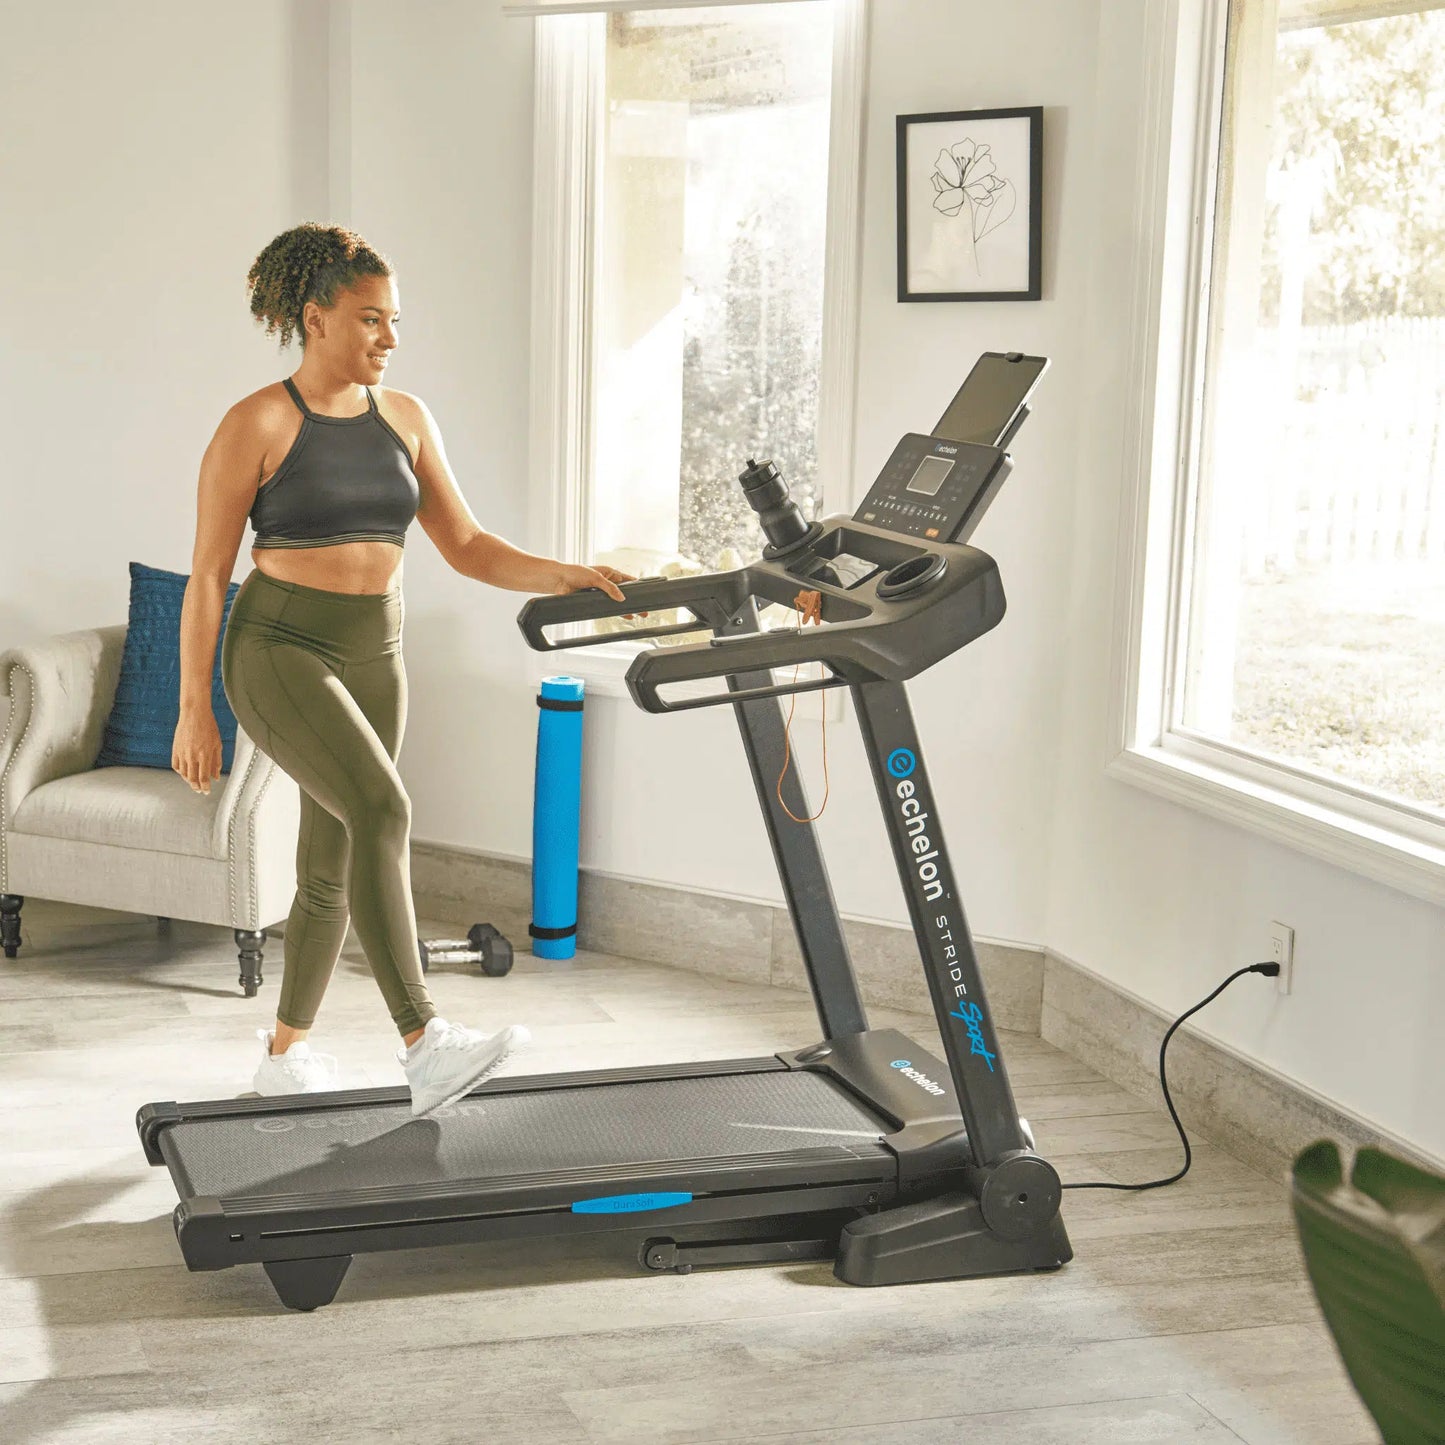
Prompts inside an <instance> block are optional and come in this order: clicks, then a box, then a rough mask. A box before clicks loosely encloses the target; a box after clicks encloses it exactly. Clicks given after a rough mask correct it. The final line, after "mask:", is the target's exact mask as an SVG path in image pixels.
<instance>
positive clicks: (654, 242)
mask: <svg viewBox="0 0 1445 1445" xmlns="http://www.w3.org/2000/svg"><path fill="white" fill-rule="evenodd" d="M861 11H862V5H861V3H860V0H813V3H807V4H798V3H776V4H745V5H731V6H730V5H718V6H705V7H689V8H678V9H675V10H663V9H637V10H630V11H613V12H610V13H606V14H596V15H576V16H570V15H569V16H558V17H547V18H544V19H541V20H539V22H538V64H539V70H538V78H539V96H538V112H539V129H538V156H537V162H538V174H539V175H540V176H555V177H556V187H555V190H553V191H552V192H550V193H549V192H545V191H544V193H543V195H542V196H541V197H540V205H539V211H538V216H537V224H538V230H539V236H540V239H541V244H539V246H538V248H537V263H536V264H537V265H538V267H539V268H541V269H540V270H539V273H538V278H537V287H538V294H539V298H540V305H539V307H538V319H539V320H540V321H541V325H540V326H535V325H534V340H535V341H536V342H537V343H538V354H537V357H536V358H535V366H536V367H537V368H540V370H541V372H543V373H544V375H543V376H541V377H540V378H539V377H537V376H536V372H535V371H534V398H535V399H536V401H537V404H538V407H539V410H538V413H537V414H536V415H534V456H535V457H536V458H537V459H538V460H539V462H540V464H541V465H540V467H539V468H538V469H537V480H538V482H539V484H540V486H541V487H542V488H543V489H544V490H549V492H550V495H549V497H548V499H547V502H546V505H545V508H544V510H545V511H546V512H547V513H548V515H547V516H545V517H543V518H542V521H543V526H542V527H541V528H539V531H541V532H542V538H541V539H539V542H538V545H539V546H542V545H547V546H550V547H553V548H555V549H556V551H557V555H564V556H569V557H571V558H573V559H576V560H587V561H597V562H606V563H610V564H612V565H614V566H618V567H622V568H624V569H625V570H627V571H630V572H634V573H637V574H641V575H649V574H655V573H657V572H659V571H662V570H668V571H677V570H683V571H692V570H706V571H712V570H716V569H721V568H727V567H732V566H737V565H740V564H741V563H742V562H743V561H745V560H747V559H748V558H750V557H753V556H756V555H757V554H758V553H759V552H760V551H761V546H762V538H761V536H760V534H759V531H758V527H757V519H756V515H755V514H754V513H753V512H752V510H751V509H750V508H749V507H748V505H747V503H746V501H745V500H744V498H743V494H742V490H741V488H740V487H739V486H738V483H737V476H738V473H740V472H742V471H743V470H744V469H745V468H746V465H747V462H748V459H749V458H750V457H756V458H759V459H761V458H764V457H768V458H771V459H773V460H774V461H775V462H776V463H777V465H778V467H779V469H780V470H781V471H782V473H783V475H784V476H785V477H786V478H787V479H788V482H789V484H790V486H791V488H792V492H793V496H794V498H795V499H796V500H797V501H798V503H799V505H800V506H801V507H802V508H803V510H804V513H805V514H806V515H810V516H811V515H814V514H817V515H821V514H822V513H823V512H824V511H825V510H827V509H828V508H829V505H830V504H836V505H837V506H847V505H850V502H849V499H848V498H847V496H846V494H845V493H842V492H839V491H838V490H837V488H838V487H839V486H840V485H841V486H843V487H846V484H847V477H848V474H849V468H848V467H847V465H846V461H847V457H846V451H847V446H848V444H849V441H848V439H850V438H851V434H852V420H851V415H849V414H848V412H847V408H846V406H845V405H844V404H843V400H842V399H843V398H846V396H847V395H848V393H849V390H850V389H849V388H848V387H847V386H845V385H843V384H841V382H840V379H839V377H840V370H841V369H842V368H847V369H848V370H851V366H852V353H851V342H850V337H851V334H852V329H853V328H852V326H851V322H850V317H849V312H850V311H851V308H852V306H853V304H854V303H853V299H852V289H853V288H852V273H853V269H854V266H855V253H856V236H855V234H854V233H855V232H856V212H854V215H853V217H852V218H851V219H850V216H849V211H850V210H852V209H853V202H852V200H851V197H852V195H853V193H854V192H855V191H856V174H855V173H856V169H857V164H858V144H857V140H858V116H857V111H858V109H859V105H858V98H859V96H858V93H859V91H860V89H861V86H860V85H859V84H858V83H856V82H855V81H852V80H850V77H851V76H852V75H854V73H855V72H856V71H857V70H858V68H859V66H860V63H861V53H860V52H861V38H860V37H861V26H860V25H859V23H858V22H859V17H860V15H861ZM840 39H841V51H842V53H841V54H839V53H835V51H836V50H838V49H839V43H838V42H839V41H840ZM840 62H841V64H840ZM840 69H841V70H842V72H843V75H844V83H843V85H842V87H841V89H842V92H843V95H842V99H843V105H842V107H841V111H842V113H841V114H840V108H839V106H838V104H837V101H838V96H837V94H836V93H835V92H836V91H837V90H838V89H839V87H838V85H837V83H836V80H835V77H836V76H837V74H838V73H839V71H840ZM578 97H581V99H580V100H579V99H578ZM549 319H550V325H549V324H548V322H549ZM539 382H540V384H539ZM537 443H540V445H538V444H537ZM840 463H841V464H842V465H840ZM825 466H826V467H828V469H829V471H830V472H831V473H832V474H833V475H834V476H835V482H834V493H833V496H832V497H831V498H829V497H827V496H825V488H824V486H823V484H822V481H821V477H822V475H823V473H824V468H825ZM667 620H669V619H667V618H663V617H661V616H660V615H659V614H656V613H654V614H653V615H652V616H651V617H649V618H648V619H647V621H646V622H645V623H637V624H630V625H631V626H638V625H645V626H648V627H651V626H655V625H657V624H658V623H659V622H665V621H667ZM682 620H686V619H685V618H684V619H682ZM595 626H596V628H597V630H610V631H615V632H618V633H622V632H625V631H626V630H627V629H628V626H629V624H625V623H623V622H622V620H621V619H609V620H608V621H607V622H604V623H601V624H595ZM689 640H692V638H691V636H690V635H688V634H681V635H679V636H678V637H675V638H672V639H668V641H689ZM595 655H596V654H583V653H574V654H572V656H571V657H570V658H569V665H571V664H572V663H573V662H574V661H575V662H577V663H579V664H580V665H581V666H582V667H583V668H584V669H585V668H586V667H587V666H588V662H589V660H590V659H591V658H592V657H594V656H595ZM604 670H605V669H604Z"/></svg>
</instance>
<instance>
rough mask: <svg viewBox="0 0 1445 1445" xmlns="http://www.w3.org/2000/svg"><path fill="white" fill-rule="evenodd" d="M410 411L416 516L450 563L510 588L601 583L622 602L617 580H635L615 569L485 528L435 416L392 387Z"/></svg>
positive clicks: (568, 588) (567, 588) (559, 588)
mask: <svg viewBox="0 0 1445 1445" xmlns="http://www.w3.org/2000/svg"><path fill="white" fill-rule="evenodd" d="M390 395H392V396H395V397H397V398H404V399H405V403H406V404H408V405H409V406H410V407H411V409H412V419H413V422H414V424H415V426H416V428H417V432H418V434H419V435H420V438H421V448H420V451H419V452H418V454H417V460H416V466H415V468H414V470H415V472H416V478H417V482H418V483H419V484H420V487H421V506H420V508H419V509H418V511H417V515H416V519H417V521H418V522H420V523H421V525H422V530H423V531H425V533H426V534H427V536H428V537H430V538H431V539H432V541H433V542H434V543H435V544H436V549H437V551H438V552H440V553H441V554H442V556H443V557H444V558H445V559H446V561H447V563H448V565H449V566H451V567H452V568H454V569H455V570H456V571H458V572H460V573H461V574H462V576H464V577H474V578H475V579H476V580H477V581H478V582H487V583H490V584H491V585H492V586H493V587H502V588H505V589H507V590H509V591H512V592H558V593H565V592H576V591H578V590H579V589H581V588H583V587H600V588H601V589H602V590H603V591H604V592H606V593H607V595H608V596H609V597H613V598H615V599H616V600H617V601H619V602H620V601H622V593H621V591H620V590H619V589H618V587H617V583H618V582H629V581H631V580H632V578H631V577H630V576H629V574H627V573H625V572H618V571H617V570H616V569H615V568H612V567H580V566H577V565H575V564H573V563H568V562H559V561H558V560H557V559H556V558H555V557H539V556H537V555H536V554H535V553H533V552H523V551H522V550H521V549H520V548H518V547H514V546H513V545H512V544H511V543H510V542H507V541H505V540H504V539H503V538H501V537H498V536H495V535H493V534H492V533H491V532H486V531H483V530H482V527H481V525H480V524H479V523H478V521H477V519H476V517H475V516H473V514H472V509H471V508H470V507H469V506H468V505H467V499H466V498H465V497H464V496H462V493H461V488H460V487H458V486H457V480H456V478H455V477H454V476H453V475H452V469H451V466H450V464H449V463H448V461H447V455H446V449H445V448H444V447H443V445H442V438H441V432H440V430H439V429H438V427H437V424H436V419H435V418H434V417H433V416H432V414H431V412H430V411H429V410H428V409H427V406H426V403H425V402H423V401H422V400H421V398H420V397H415V396H411V395H410V394H409V393H407V392H402V391H392V392H390Z"/></svg>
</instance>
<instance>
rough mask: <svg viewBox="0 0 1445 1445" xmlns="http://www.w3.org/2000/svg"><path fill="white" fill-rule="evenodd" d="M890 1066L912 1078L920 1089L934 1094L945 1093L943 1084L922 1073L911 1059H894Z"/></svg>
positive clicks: (907, 1077) (905, 1076)
mask: <svg viewBox="0 0 1445 1445" xmlns="http://www.w3.org/2000/svg"><path fill="white" fill-rule="evenodd" d="M888 1067H889V1068H891V1069H897V1070H898V1072H899V1073H900V1074H902V1075H903V1077H904V1078H905V1079H912V1080H913V1082H914V1083H915V1084H917V1085H918V1087H919V1088H920V1089H923V1090H924V1091H925V1092H927V1093H930V1094H934V1095H940V1094H942V1093H943V1087H942V1085H940V1084H935V1083H934V1082H933V1080H932V1079H930V1078H929V1077H928V1075H927V1074H920V1073H919V1072H918V1070H917V1069H915V1068H914V1067H913V1062H912V1060H911V1059H894V1060H893V1062H892V1063H891V1064H890V1065H889V1066H888Z"/></svg>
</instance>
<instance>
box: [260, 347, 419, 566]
mask: <svg viewBox="0 0 1445 1445" xmlns="http://www.w3.org/2000/svg"><path fill="white" fill-rule="evenodd" d="M285 385H286V390H287V391H289V392H290V393H291V399H292V401H294V402H295V403H296V405H297V406H298V407H300V408H301V414H302V417H303V418H304V420H303V421H302V423H301V433H300V435H299V436H298V437H297V438H296V441H295V443H294V444H293V446H292V448H291V450H290V451H289V452H287V453H286V458H285V460H284V461H283V462H282V463H281V465H280V466H279V467H278V468H277V469H276V472H275V474H274V475H273V476H272V477H271V479H270V481H268V482H266V483H265V485H264V486H262V487H261V488H260V489H259V490H258V491H257V493H256V500H255V501H254V502H253V503H252V504H251V525H252V526H253V527H254V528H255V529H256V537H255V540H254V542H253V543H252V545H253V546H256V547H334V546H337V545H338V544H340V543H342V542H395V543H396V545H397V546H398V547H401V546H405V545H406V529H407V528H408V527H409V526H410V525H411V523H412V519H413V518H414V517H415V516H416V514H417V508H418V507H419V506H420V505H421V488H420V486H419V485H418V483H417V479H416V473H415V472H414V471H413V470H412V466H411V454H410V453H409V452H408V451H407V448H406V443H405V442H403V441H402V439H401V438H400V437H399V436H398V435H397V434H396V432H395V431H393V430H392V428H391V427H390V426H388V425H387V421H386V418H385V417H384V416H382V414H381V412H380V411H378V410H377V406H376V399H375V397H373V396H372V394H371V388H370V387H367V389H366V403H367V410H366V411H364V412H363V413H362V414H361V415H360V416H321V415H320V414H318V413H317V412H314V411H310V410H308V409H307V406H306V403H305V402H304V401H302V400H301V393H300V392H299V391H297V389H296V387H295V386H294V385H293V384H292V381H291V378H290V377H289V376H288V377H287V378H286V379H285Z"/></svg>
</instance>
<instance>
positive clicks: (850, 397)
mask: <svg viewBox="0 0 1445 1445" xmlns="http://www.w3.org/2000/svg"><path fill="white" fill-rule="evenodd" d="M723 3H726V0H723ZM832 3H833V6H834V26H833V81H832V95H831V102H830V122H829V146H828V212H827V219H826V241H825V249H824V256H825V261H824V283H823V339H822V357H821V375H820V376H819V396H818V473H819V477H820V479H821V506H822V510H823V513H824V515H828V514H831V513H834V512H840V511H847V512H851V511H852V509H853V506H854V502H855V499H854V497H853V496H852V493H853V491H854V479H853V441H854V431H855V427H854V420H855V418H854V407H855V399H856V376H857V364H856V354H857V336H858V311H859V266H860V262H861V251H862V245H861V216H862V186H863V108H864V91H865V82H866V71H867V51H868V24H869V8H870V7H869V0H832ZM606 24H607V15H606V14H605V13H602V12H597V13H592V14H561V15H555V16H539V17H537V19H536V21H535V25H536V50H535V100H534V132H533V177H534V182H533V186H534V188H533V204H532V237H533V247H532V257H533V266H532V314H531V350H532V355H531V447H530V457H531V464H530V468H529V472H530V481H531V488H530V504H529V509H528V526H529V532H530V536H531V539H532V540H531V545H532V547H533V549H534V550H536V551H538V552H542V553H545V554H546V555H550V556H554V557H560V558H563V559H564V560H567V561H585V560H587V559H589V558H590V556H591V554H592V538H591V536H590V535H589V531H590V527H589V522H590V517H591V506H590V500H591V488H592V485H593V478H592V475H591V461H592V455H593V445H592V443H593V427H592V378H593V376H594V375H595V370H594V367H595V360H596V350H595V348H596V338H595V337H594V336H593V334H592V326H591V317H592V309H591V308H592V298H593V291H594V284H595V277H596V276H597V274H598V269H599V265H600V234H601V229H602V228H601V225H600V223H599V219H598V205H599V199H600V198H599V195H598V185H597V176H598V172H599V159H600V146H601V144H602V137H603V133H604V131H603V123H604V116H603V111H602V106H603V100H604V96H603V89H604V87H603V84H602V81H603V69H602V67H603V64H604V57H605V47H606ZM644 646H645V644H642V643H637V642H629V641H627V640H626V639H625V637H624V638H619V640H618V641H617V642H609V643H602V644H598V645H597V646H594V647H588V648H583V649H577V650H569V651H568V652H567V654H566V670H567V671H568V672H569V673H570V674H571V675H573V676H577V677H581V678H583V679H584V680H585V681H586V683H587V685H588V688H589V691H590V692H592V693H594V694H600V695H602V696H614V697H626V696H627V695H628V693H627V688H626V685H625V683H624V681H623V678H624V675H625V674H626V672H627V668H628V666H629V665H630V664H631V662H632V659H633V658H634V657H635V656H636V655H637V654H638V652H640V651H641V650H642V649H643V647H644ZM557 662H558V659H557V658H556V656H555V655H554V654H552V653H546V652H534V651H531V650H530V649H529V651H528V653H527V665H526V677H527V680H528V681H529V682H533V683H535V682H537V681H539V680H540V679H541V678H543V677H546V676H549V675H551V674H552V673H555V672H556V671H557ZM720 690H721V684H720V683H719V681H717V680H711V681H706V682H699V683H689V684H678V685H677V686H676V687H674V688H673V689H670V695H673V696H677V697H711V696H715V695H716V694H717V693H718V692H719V691H720ZM822 696H823V701H824V707H825V709H826V716H827V717H828V719H829V720H830V721H834V720H837V721H841V720H842V719H843V717H844V716H845V715H846V713H845V710H844V709H843V708H842V705H841V697H840V693H839V691H838V690H831V691H828V692H825V693H824V694H823V695H822Z"/></svg>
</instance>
